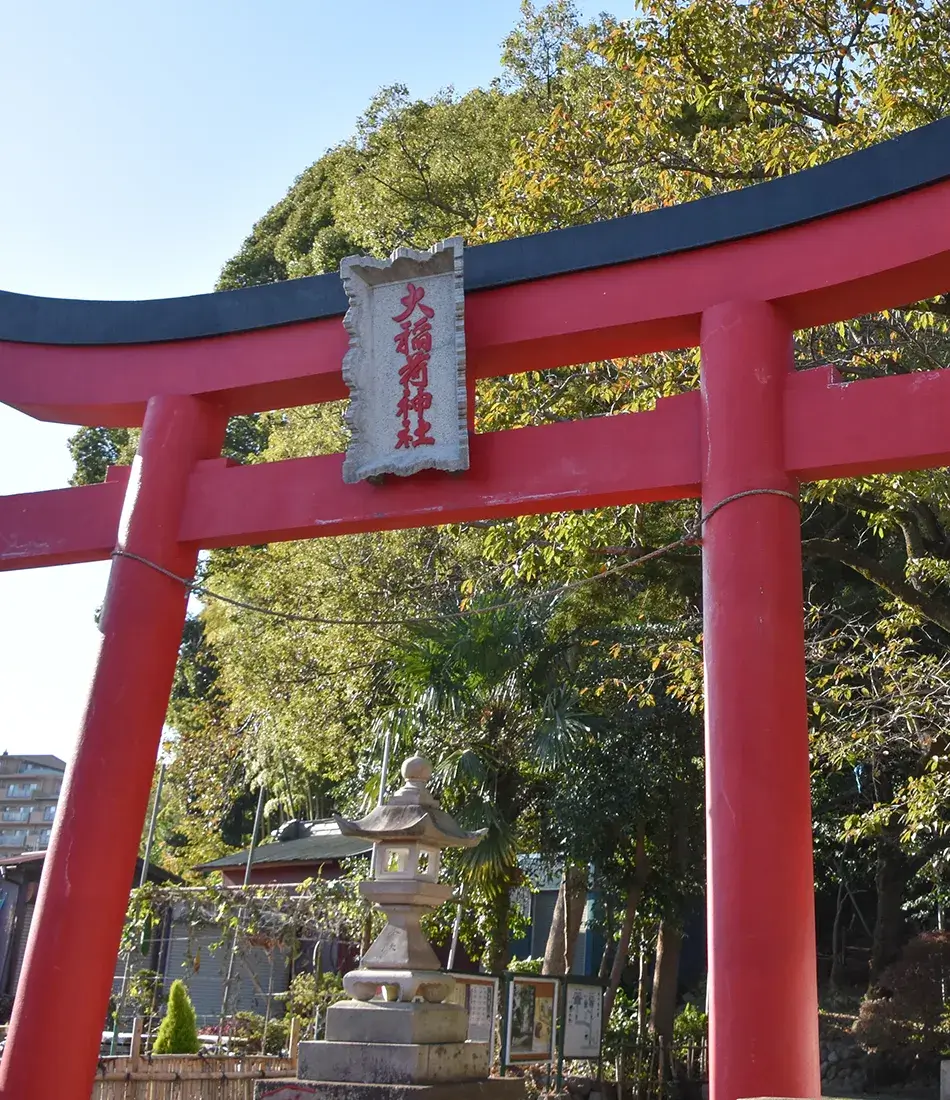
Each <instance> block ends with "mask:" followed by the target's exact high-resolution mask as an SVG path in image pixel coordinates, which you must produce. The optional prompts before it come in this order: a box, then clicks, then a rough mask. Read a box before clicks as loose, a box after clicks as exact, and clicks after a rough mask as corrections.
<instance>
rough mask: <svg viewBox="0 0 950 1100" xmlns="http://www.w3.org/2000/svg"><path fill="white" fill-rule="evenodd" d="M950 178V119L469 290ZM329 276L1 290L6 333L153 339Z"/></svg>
mask: <svg viewBox="0 0 950 1100" xmlns="http://www.w3.org/2000/svg"><path fill="white" fill-rule="evenodd" d="M946 179H950V119H943V120H941V121H939V122H934V123H931V124H930V125H929V126H924V127H921V128H920V129H918V130H913V131H911V132H909V133H907V134H904V135H902V136H901V137H897V138H894V139H892V140H890V141H886V142H883V143H881V144H879V145H875V146H872V147H870V148H868V149H864V150H862V151H860V152H857V153H853V154H851V155H850V156H847V157H842V158H841V159H839V160H836V161H832V162H831V163H829V164H825V165H822V166H820V167H818V168H811V169H808V170H807V171H804V172H798V173H795V174H792V175H789V176H785V177H783V178H781V179H778V180H772V181H770V182H768V183H762V184H757V185H755V186H752V187H747V188H744V189H742V190H740V191H732V192H729V193H727V194H723V195H717V196H714V197H712V198H707V199H700V200H698V201H695V202H690V203H685V204H683V205H681V206H675V207H667V208H664V209H661V210H654V211H650V212H649V213H646V214H635V215H631V216H629V217H625V218H617V219H614V220H611V221H602V222H595V223H593V224H590V225H581V226H575V227H572V228H568V229H559V230H555V231H552V232H549V233H540V234H537V235H535V236H531V237H521V238H517V239H515V240H509V241H502V242H499V243H497V244H488V245H482V246H480V247H476V248H470V249H469V250H468V251H467V253H466V259H465V283H466V291H468V292H473V291H481V290H489V289H493V288H499V287H505V286H511V285H514V284H519V283H526V282H532V281H535V280H539V279H548V278H551V277H553V276H560V275H570V274H573V273H576V272H582V271H589V270H592V269H596V268H604V267H612V266H615V265H618V264H630V263H634V262H637V261H643V260H648V259H654V258H657V257H662V256H668V255H672V254H676V253H682V252H685V251H690V250H694V249H700V248H707V247H710V246H713V245H717V244H723V243H725V242H729V241H736V240H741V239H744V238H748V237H754V236H758V235H761V234H765V233H772V232H775V231H776V230H781V229H784V228H788V227H791V226H796V225H801V224H803V223H806V222H810V221H813V220H815V219H818V218H825V217H828V216H829V215H834V214H838V213H842V212H844V211H848V210H854V209H856V208H860V207H863V206H867V205H869V204H872V203H879V202H882V201H883V200H887V199H890V198H894V197H896V196H898V195H902V194H906V193H907V192H909V191H914V190H917V189H919V188H922V187H927V186H930V185H932V184H934V183H938V182H940V181H942V180H946ZM345 310H346V296H345V295H344V293H343V288H342V285H341V283H340V279H339V277H338V276H337V275H336V274H335V273H333V274H328V275H316V276H311V277H309V278H304V279H295V280H290V281H288V282H282V283H273V284H269V285H265V286H258V287H249V288H247V289H243V290H233V291H226V292H223V293H215V294H200V295H194V296H190V297H184V298H165V299H156V300H153V301H141V302H92V301H78V300H72V299H57V298H38V297H32V296H29V295H24V294H15V293H11V292H9V291H0V340H2V341H12V342H18V343H33V344H47V345H49V344H55V345H97V346H102V345H108V344H153V343H159V342H164V341H169V340H190V339H195V338H200V337H207V336H220V335H224V334H228V333H239V332H249V331H252V330H254V329H263V328H272V327H275V326H278V325H287V324H293V323H296V322H301V321H314V320H319V319H321V318H329V317H335V316H340V315H342V314H343V313H344V312H345Z"/></svg>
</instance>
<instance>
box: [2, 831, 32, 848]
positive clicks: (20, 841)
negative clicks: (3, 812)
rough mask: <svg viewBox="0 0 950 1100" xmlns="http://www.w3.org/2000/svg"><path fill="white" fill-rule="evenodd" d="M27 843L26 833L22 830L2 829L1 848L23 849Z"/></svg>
mask: <svg viewBox="0 0 950 1100" xmlns="http://www.w3.org/2000/svg"><path fill="white" fill-rule="evenodd" d="M25 843H26V833H25V832H24V831H22V830H19V829H17V830H13V829H0V847H3V848H22V847H23V845H24V844H25Z"/></svg>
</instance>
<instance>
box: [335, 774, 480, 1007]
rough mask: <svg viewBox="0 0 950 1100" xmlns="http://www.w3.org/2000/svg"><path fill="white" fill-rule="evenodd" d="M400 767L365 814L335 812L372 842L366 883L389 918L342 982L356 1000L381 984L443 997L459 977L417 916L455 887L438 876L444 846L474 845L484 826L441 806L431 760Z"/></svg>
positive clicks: (391, 992)
mask: <svg viewBox="0 0 950 1100" xmlns="http://www.w3.org/2000/svg"><path fill="white" fill-rule="evenodd" d="M402 774H403V778H404V779H405V781H406V782H405V784H404V786H403V787H401V788H400V789H399V790H398V791H397V792H396V794H394V795H393V796H392V798H390V799H389V800H388V801H387V802H385V803H384V804H383V805H381V806H377V807H376V809H375V810H373V811H372V813H370V814H368V815H367V816H366V817H364V818H363V819H362V820H360V821H348V820H346V819H345V818H341V817H338V818H337V824H338V825H339V827H340V832H341V833H343V835H344V836H353V837H359V838H360V839H361V840H370V841H372V842H373V863H372V875H373V877H372V880H371V881H369V882H364V883H361V884H360V890H361V891H362V893H363V895H364V896H365V897H367V898H369V900H370V901H372V902H375V903H376V904H377V905H378V906H379V907H380V909H382V910H383V912H384V913H385V914H386V917H387V918H388V920H387V924H386V926H385V927H384V928H383V930H382V932H380V934H379V935H378V936H377V938H376V940H375V941H374V943H373V944H372V946H371V947H370V949H369V950H368V951H367V952H366V954H365V955H364V956H363V958H362V959H361V960H360V968H359V970H353V971H351V972H350V973H349V974H347V975H345V976H344V978H343V988H344V989H345V990H346V991H347V993H349V994H350V996H351V997H354V998H355V999H356V1000H358V1001H369V1000H371V999H372V998H373V997H374V996H376V993H377V990H379V989H382V992H383V997H384V999H385V1000H387V1001H396V1000H399V1001H403V1002H411V1001H413V1000H415V998H416V997H421V998H422V999H423V1000H424V1001H427V1002H429V1003H431V1004H440V1003H441V1002H442V1001H444V1000H445V998H446V997H447V996H448V995H449V993H451V991H452V985H453V982H452V979H451V978H449V977H448V976H447V975H446V974H445V973H443V972H442V971H441V970H440V967H439V960H438V959H437V958H436V954H435V952H434V951H433V950H432V948H431V947H430V946H429V943H428V941H427V940H426V938H425V936H424V935H423V934H422V929H421V928H420V927H419V921H420V920H421V919H422V916H423V914H424V913H425V912H426V910H428V909H435V908H436V907H437V906H439V905H441V904H442V902H444V901H447V900H448V899H449V897H450V896H451V894H452V889H451V887H450V886H448V885H446V884H440V883H439V881H438V880H439V864H440V861H441V852H442V849H443V848H471V847H472V846H473V845H475V844H477V843H478V842H479V840H481V838H482V837H483V836H484V830H483V831H482V832H478V833H467V832H465V831H464V830H462V829H460V828H459V827H458V825H456V823H455V821H454V820H453V819H452V817H450V815H449V814H447V813H446V812H445V811H444V810H443V809H441V808H440V806H439V804H438V802H437V801H436V800H435V798H434V796H433V795H432V794H431V793H430V791H429V789H428V787H427V786H426V784H427V783H428V781H429V779H430V778H431V777H432V767H431V765H430V764H429V762H428V761H427V760H425V759H423V758H422V757H421V756H412V757H410V758H409V759H408V760H407V761H406V762H405V763H404V764H403V766H402Z"/></svg>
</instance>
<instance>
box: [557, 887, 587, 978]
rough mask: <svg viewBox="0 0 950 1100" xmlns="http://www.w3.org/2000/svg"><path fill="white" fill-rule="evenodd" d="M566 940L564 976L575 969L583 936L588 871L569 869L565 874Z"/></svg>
mask: <svg viewBox="0 0 950 1100" xmlns="http://www.w3.org/2000/svg"><path fill="white" fill-rule="evenodd" d="M564 887H565V889H564V939H563V944H562V958H563V960H564V969H563V970H562V971H561V972H562V974H571V971H572V970H573V969H574V950H575V948H576V947H577V937H578V936H579V935H581V922H582V921H583V920H584V906H585V905H586V904H587V869H586V868H584V867H568V868H566V870H565V872H564Z"/></svg>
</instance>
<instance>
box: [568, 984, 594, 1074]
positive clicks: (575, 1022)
mask: <svg viewBox="0 0 950 1100" xmlns="http://www.w3.org/2000/svg"><path fill="white" fill-rule="evenodd" d="M603 1002H604V990H603V987H602V986H601V985H600V984H599V983H598V984H596V985H594V984H591V983H588V982H574V981H571V980H570V978H568V979H567V981H566V983H565V993H564V1050H563V1054H564V1057H565V1058H592V1059H599V1058H600V1047H601V1041H602V1038H603Z"/></svg>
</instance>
